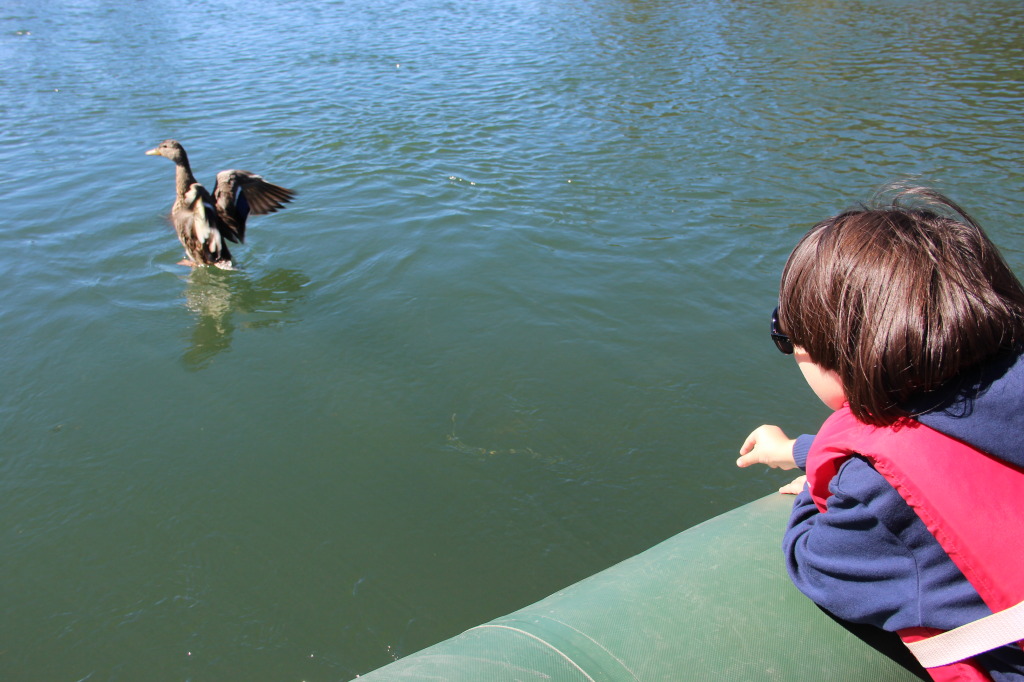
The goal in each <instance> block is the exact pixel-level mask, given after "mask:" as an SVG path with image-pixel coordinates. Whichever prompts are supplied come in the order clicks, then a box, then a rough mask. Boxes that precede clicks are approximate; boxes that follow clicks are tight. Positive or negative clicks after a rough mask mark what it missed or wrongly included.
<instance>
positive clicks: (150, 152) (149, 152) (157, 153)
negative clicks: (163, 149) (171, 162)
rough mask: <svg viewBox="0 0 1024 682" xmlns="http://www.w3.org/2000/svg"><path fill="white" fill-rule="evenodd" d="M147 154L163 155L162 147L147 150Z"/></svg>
mask: <svg viewBox="0 0 1024 682" xmlns="http://www.w3.org/2000/svg"><path fill="white" fill-rule="evenodd" d="M146 156H163V154H161V153H160V148H159V147H157V148H155V149H150V150H149V151H148V152H146Z"/></svg>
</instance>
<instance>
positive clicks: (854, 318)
mask: <svg viewBox="0 0 1024 682" xmlns="http://www.w3.org/2000/svg"><path fill="white" fill-rule="evenodd" d="M779 324H780V326H781V329H782V330H783V331H784V332H785V333H786V334H788V335H789V337H790V338H791V339H792V341H793V343H794V344H795V345H797V346H800V347H802V348H803V349H804V350H806V351H807V353H808V354H809V355H810V357H811V360H812V361H813V362H814V363H815V364H818V365H820V366H821V367H823V368H824V369H827V370H831V371H833V372H835V373H836V374H838V375H839V378H840V380H841V381H842V383H843V388H844V391H845V393H846V397H847V399H848V400H849V402H850V408H851V410H852V411H853V413H854V415H855V416H856V417H857V418H858V419H859V420H861V421H863V422H865V423H868V424H876V425H879V426H882V425H888V424H893V423H895V422H896V421H898V420H899V419H900V418H902V417H905V416H908V412H907V410H906V409H905V406H906V404H907V402H908V401H909V400H910V399H911V398H912V397H916V396H917V395H919V394H921V393H923V392H927V391H933V390H936V389H938V388H940V387H941V386H942V385H943V384H944V383H946V382H948V381H950V380H951V379H952V378H953V377H955V376H956V375H957V374H959V373H960V372H962V371H963V370H965V369H967V368H969V367H972V366H975V365H977V364H978V363H981V362H982V361H984V360H986V359H988V358H990V357H993V356H995V355H996V354H998V353H1000V352H1001V351H1007V350H1017V349H1019V347H1020V346H1021V344H1022V343H1024V288H1022V287H1021V284H1020V282H1019V281H1018V280H1017V278H1016V276H1014V274H1013V272H1012V271H1011V270H1010V268H1009V266H1007V264H1006V262H1005V261H1004V260H1003V258H1002V256H1001V255H1000V254H999V251H998V250H997V249H996V247H995V245H994V244H993V243H992V242H991V241H990V240H989V238H988V236H986V234H985V232H984V231H983V230H982V229H981V227H980V226H979V225H978V224H977V223H976V222H974V220H973V219H972V218H971V217H970V216H968V215H967V213H965V212H964V211H963V209H961V208H960V207H959V206H957V205H956V204H955V203H953V202H952V201H950V200H949V199H947V198H946V197H944V196H943V195H941V194H939V193H938V192H935V191H933V190H929V189H926V188H921V187H914V188H905V189H900V190H898V191H897V192H896V194H895V196H894V197H893V198H892V199H891V200H890V201H888V202H885V203H881V202H879V201H878V200H877V199H876V201H875V202H874V203H873V204H872V205H871V206H862V207H861V208H858V209H856V210H851V211H847V212H845V213H841V214H839V215H837V216H835V217H834V218H830V219H828V220H825V221H823V222H821V223H818V224H817V225H815V226H814V227H813V228H811V230H810V231H809V232H808V233H807V234H806V235H804V237H803V238H802V239H801V240H800V242H799V243H798V244H797V246H796V248H795V249H794V250H793V253H792V254H790V257H789V260H788V261H787V262H786V268H785V270H784V271H783V273H782V284H781V287H780V292H779Z"/></svg>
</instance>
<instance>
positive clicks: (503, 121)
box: [0, 0, 1024, 682]
mask: <svg viewBox="0 0 1024 682" xmlns="http://www.w3.org/2000/svg"><path fill="white" fill-rule="evenodd" d="M0 88H2V92H3V95H4V96H3V98H2V99H0V189H2V196H3V199H4V210H3V219H2V230H0V245H2V249H0V290H2V291H3V292H4V299H5V300H4V303H3V305H2V306H0V320H2V325H3V327H2V329H3V341H4V344H3V345H4V351H3V353H2V354H0V357H2V385H3V388H4V390H3V395H2V398H0V417H2V422H0V423H2V435H0V519H2V526H0V528H2V532H0V557H2V558H0V566H2V573H3V580H2V587H0V613H2V618H0V678H2V679H5V680H48V681H57V680H64V681H68V682H73V681H78V680H132V681H133V680H154V681H161V680H195V681H200V680H211V681H212V680H268V681H269V680H296V681H298V680H308V681H320V680H324V681H327V680H330V681H336V680H347V679H350V678H353V677H355V676H356V675H358V674H361V673H365V672H367V671H369V670H372V669H374V668H376V667H379V666H381V665H383V664H386V663H388V662H389V661H391V660H393V659H395V658H397V657H400V656H404V655H407V654H409V653H412V652H414V651H416V650H418V649H420V648H422V647H424V646H427V645H430V644H432V643H434V642H437V641H439V640H441V639H444V638H447V637H449V636H452V635H455V634H457V633H458V632H460V631H462V630H464V629H466V628H469V627H472V626H474V625H476V624H478V623H480V622H483V621H486V620H489V619H491V618H494V617H497V616H500V615H503V614H505V613H507V612H510V611H513V610H515V609H517V608H520V607H522V606H525V605H527V604H529V603H531V602H533V601H536V600H537V599H540V598H542V597H544V596H546V595H548V594H549V593H551V592H554V591H556V590H558V589H560V588H562V587H564V586H566V585H569V584H571V583H572V582H575V581H577V580H579V579H582V578H584V577H586V576H588V575H590V574H592V573H594V572H596V571H599V570H601V569H603V568H605V567H607V566H609V565H611V564H613V563H615V562H617V561H619V560H621V559H624V558H626V557H629V556H631V555H633V554H635V553H637V552H639V551H642V550H644V549H646V548H648V547H649V546H651V545H653V544H655V543H657V542H659V541H661V540H663V539H665V538H667V537H669V536H671V535H673V534H675V533H677V532H679V531H681V530H683V529H685V528H687V527H689V526H691V525H693V524H695V523H698V522H700V521H702V520H704V519H707V518H709V517H711V516H713V515H715V514H718V513H721V512H723V511H725V510H727V509H730V508H732V507H734V506H736V505H739V504H741V503H744V502H747V501H749V500H752V499H754V498H757V497H760V496H762V495H764V494H767V493H769V492H771V491H773V490H774V489H775V488H777V486H778V485H779V484H780V483H782V482H783V481H785V480H787V478H788V477H787V475H786V474H783V473H780V472H771V471H751V470H747V471H739V470H737V469H736V468H735V466H734V464H733V463H734V460H735V457H736V454H737V453H736V451H737V449H738V447H739V445H740V443H741V442H742V440H743V438H744V437H745V436H746V435H747V433H748V432H749V431H750V430H751V429H752V428H754V427H755V426H757V425H758V424H760V423H764V422H769V423H778V424H780V425H782V426H783V427H784V428H786V429H787V430H789V431H791V432H793V433H799V432H802V431H808V430H813V429H814V428H815V427H816V425H817V424H818V423H820V421H821V420H822V419H823V418H824V416H825V408H824V407H823V406H821V405H820V404H818V403H817V400H816V399H815V398H814V396H813V395H812V394H811V393H810V391H809V390H807V388H806V386H805V385H804V384H803V382H802V379H801V378H800V376H799V373H798V372H797V371H796V369H795V368H794V367H793V366H792V361H791V360H789V359H786V358H784V357H782V356H781V355H779V354H778V352H777V351H776V350H775V349H774V347H773V346H772V344H771V342H770V340H769V338H768V334H767V327H768V317H769V313H770V311H771V309H772V307H773V305H774V300H775V296H776V292H777V285H778V276H779V272H780V269H781V266H782V264H783V262H784V261H785V258H786V256H787V254H788V253H789V250H790V249H791V248H792V246H793V245H794V243H795V241H796V240H797V238H798V237H799V236H800V235H801V234H802V233H803V232H804V231H805V230H806V229H807V228H808V227H809V226H810V225H811V224H812V223H814V222H816V221H817V220H819V219H821V218H823V217H825V216H827V215H830V214H832V213H834V212H836V211H838V210H841V209H843V208H846V207H847V206H849V205H850V204H852V203H854V202H856V201H858V200H860V199H865V198H867V197H868V196H869V195H870V194H871V193H872V191H873V190H874V189H875V188H876V187H878V186H879V185H881V184H882V183H885V182H887V181H890V180H894V179H900V178H908V177H910V178H915V179H917V180H918V181H920V182H924V183H927V184H931V185H934V186H937V187H938V188H940V189H942V190H944V191H946V192H948V193H949V194H950V195H951V196H952V197H953V198H954V199H955V200H957V201H959V202H961V203H962V204H964V205H965V207H966V208H967V209H968V210H969V211H972V212H973V213H974V214H975V215H976V217H977V218H978V219H979V220H980V221H981V222H982V224H983V225H985V226H986V227H987V228H988V229H989V231H990V233H991V234H992V236H993V238H994V239H995V241H996V242H997V243H998V244H999V245H1000V246H1001V247H1002V248H1003V249H1004V251H1005V254H1006V256H1007V258H1008V260H1009V261H1010V262H1011V264H1012V265H1013V267H1014V268H1015V269H1016V270H1017V272H1018V273H1020V272H1024V250H1022V247H1021V244H1022V241H1021V239H1022V236H1024V226H1022V218H1024V205H1022V203H1021V189H1022V186H1024V171H1022V165H1021V159H1022V152H1024V108H1022V105H1024V8H1022V6H1021V4H1020V1H1019V0H990V1H987V2H985V3H976V2H969V1H967V0H925V1H921V2H911V1H909V0H861V1H858V0H850V1H843V2H837V1H830V0H817V1H814V0H808V1H798V0H753V1H751V2H742V3H741V2H735V1H733V0H695V1H693V2H668V1H661V2H659V1H655V0H589V1H588V0H575V1H572V2H566V1H564V0H543V1H541V0H475V1H474V2H462V3H456V2H450V1H448V0H410V1H407V2H398V3H379V2H373V1H372V0H344V1H335V2H278V1H277V0H246V1H245V2H242V1H241V0H224V1H221V2H185V1H184V0H153V1H151V2H140V1H135V2H112V1H110V0H66V1H61V0H42V1H40V0H32V1H31V2H30V1H28V0H5V1H4V2H3V3H2V4H0ZM165 138H176V139H178V140H180V141H182V143H183V144H184V146H185V147H186V149H188V151H189V153H190V158H191V161H192V165H193V168H194V170H195V172H196V175H197V177H198V178H199V179H200V180H201V181H203V182H206V183H208V186H210V185H212V183H213V179H214V176H215V174H216V172H217V171H218V170H221V169H223V168H232V167H240V168H245V169H249V170H252V171H256V172H259V173H261V174H263V175H264V176H265V177H266V178H267V179H269V180H270V181H272V182H276V183H279V184H282V185H284V186H286V187H290V188H293V189H295V190H296V191H297V192H298V198H297V200H296V201H295V202H294V203H293V204H291V205H290V206H289V208H288V209H287V210H285V211H283V212H280V213H277V214H274V215H272V216H264V217H258V218H254V219H253V220H252V221H251V222H250V226H249V240H248V243H247V244H246V245H245V246H244V247H240V248H236V249H234V251H235V255H236V261H237V264H238V270H237V271H234V272H222V271H209V270H199V271H196V272H190V271H189V270H188V269H187V268H184V267H181V266H178V265H176V264H175V263H176V262H177V261H178V260H179V259H180V258H181V248H180V246H179V245H178V243H177V240H176V238H175V236H174V234H173V232H172V230H171V229H170V227H169V225H168V223H167V221H166V215H167V213H168V210H169V207H170V204H171V201H172V199H173V192H174V186H173V165H172V164H171V163H170V162H168V161H166V160H165V159H161V158H158V157H147V156H144V155H143V152H144V151H145V150H147V149H150V148H152V147H154V146H156V145H157V144H158V143H159V142H160V141H161V140H163V139H165ZM780 535H781V529H780Z"/></svg>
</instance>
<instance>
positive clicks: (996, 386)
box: [783, 355, 1024, 682]
mask: <svg viewBox="0 0 1024 682" xmlns="http://www.w3.org/2000/svg"><path fill="white" fill-rule="evenodd" d="M908 408H909V409H910V410H911V411H912V412H915V413H918V412H924V413H923V414H920V416H919V417H918V419H920V421H921V422H923V423H924V424H926V425H928V426H930V427H932V428H933V429H935V430H937V431H941V432H943V433H945V434H948V435H950V436H953V437H955V438H957V439H959V440H962V441H964V442H966V443H969V444H971V445H973V446H974V447H976V448H978V449H979V450H984V451H985V452H987V453H989V454H991V455H993V456H996V457H999V458H1001V459H1004V460H1006V461H1009V462H1012V463H1014V464H1017V465H1018V466H1021V467H1024V355H1018V356H1005V357H1001V358H998V359H997V360H995V361H993V362H990V363H988V364H987V365H986V366H985V367H983V368H981V369H979V370H976V371H974V372H971V373H970V374H968V375H965V376H964V377H963V378H962V379H961V380H960V381H959V382H958V383H957V384H956V385H950V386H948V387H947V388H946V389H945V390H944V391H941V392H936V393H935V394H933V395H930V396H929V397H928V402H924V401H920V400H919V401H917V402H915V403H914V404H913V405H910V406H908ZM813 440H814V437H813V436H809V435H804V436H800V437H799V438H798V439H797V442H796V445H795V446H794V448H793V454H794V457H795V458H796V461H797V465H798V466H800V468H801V469H803V468H805V467H804V465H805V463H806V461H807V453H808V451H809V450H810V447H811V443H812V442H813ZM829 491H830V493H831V497H830V498H829V500H828V513H827V514H821V513H819V512H818V509H817V507H816V506H815V505H814V501H813V500H812V499H811V496H810V494H809V493H808V491H807V488H806V486H805V487H804V490H803V492H802V493H800V494H799V495H797V498H796V501H795V503H794V505H793V513H792V515H791V516H790V520H789V527H788V528H787V530H786V535H785V539H784V540H783V548H784V550H785V553H786V561H787V565H788V569H789V574H790V576H791V577H792V579H793V582H794V583H795V584H796V586H797V587H798V588H799V589H800V591H801V592H803V593H804V594H806V595H807V596H808V597H810V598H811V599H812V600H813V601H814V602H815V603H817V604H818V605H820V606H821V607H823V608H824V609H826V610H827V611H829V612H830V613H832V614H833V615H835V616H837V617H839V618H842V619H844V620H848V621H852V622H855V623H867V624H870V625H874V626H877V627H880V628H882V629H884V630H889V631H896V630H900V629H903V628H908V627H915V626H924V627H932V628H940V629H943V630H950V629H952V628H955V627H958V626H960V625H963V624H964V623H968V622H970V621H972V620H976V619H978V618H982V617H984V616H986V615H989V614H990V613H991V611H990V610H989V608H988V607H987V606H986V605H985V603H984V602H983V601H982V600H981V597H979V596H978V593H977V591H976V590H975V589H974V588H973V587H972V586H971V584H970V583H969V582H967V579H966V578H965V577H964V575H963V573H961V572H960V569H958V568H957V567H956V565H955V564H954V563H953V562H952V560H950V558H949V556H947V555H946V553H945V552H944V551H943V549H942V547H941V546H940V545H939V543H938V541H937V540H935V538H934V537H933V536H932V534H931V533H930V532H929V531H928V529H927V528H926V527H925V525H924V522H923V521H921V519H919V518H918V517H917V515H916V514H915V513H914V511H913V510H912V509H911V508H910V507H909V506H908V505H907V503H906V502H904V501H903V498H902V497H900V494H899V493H898V492H897V491H896V489H895V488H893V487H892V486H891V485H890V484H889V483H888V481H886V480H885V478H883V477H882V475H881V474H879V473H878V472H877V471H875V470H874V469H873V468H872V467H871V465H870V464H869V463H868V462H867V460H865V459H863V458H860V457H856V456H854V457H852V458H850V459H849V460H847V461H846V462H845V463H843V464H842V466H841V467H840V468H839V472H838V473H837V474H836V476H835V477H834V478H833V479H832V482H831V484H830V485H829ZM1007 513H1017V514H1019V513H1022V512H1021V511H1020V509H1012V510H1007ZM1016 541H1018V542H1024V538H1020V539H1017V540H1016ZM977 660H978V661H979V662H980V663H981V664H982V665H984V666H985V667H986V668H987V669H988V670H989V672H990V674H991V675H992V677H993V679H994V680H996V681H997V682H1003V681H1004V680H1015V681H1020V680H1024V652H1022V651H1021V649H1020V647H1016V646H1005V647H1001V648H1000V649H996V650H995V651H993V652H990V653H988V654H984V655H982V656H979V657H978V659H977Z"/></svg>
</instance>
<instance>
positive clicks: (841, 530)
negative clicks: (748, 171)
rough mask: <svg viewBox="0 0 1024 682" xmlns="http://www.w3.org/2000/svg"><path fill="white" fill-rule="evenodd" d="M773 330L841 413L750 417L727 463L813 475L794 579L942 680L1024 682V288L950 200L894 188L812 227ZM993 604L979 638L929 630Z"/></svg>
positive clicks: (804, 494)
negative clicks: (788, 418) (797, 430)
mask: <svg viewBox="0 0 1024 682" xmlns="http://www.w3.org/2000/svg"><path fill="white" fill-rule="evenodd" d="M771 331H772V338H773V340H774V341H775V344H776V346H778V348H779V349H780V350H781V351H782V352H783V353H786V354H792V355H793V356H794V357H795V358H796V362H797V366H798V367H799V368H800V370H801V372H802V373H803V375H804V378H805V379H806V380H807V383H808V384H809V385H810V387H811V389H812V390H813V391H814V393H815V394H816V395H817V396H818V397H819V398H821V400H822V401H823V402H824V403H825V404H826V405H828V406H829V407H830V408H832V409H833V410H835V413H834V414H833V415H832V416H831V417H830V418H829V419H828V420H826V422H825V423H824V424H823V425H822V428H821V430H820V431H819V432H818V434H817V436H807V435H805V436H801V437H799V438H797V439H792V440H791V439H789V438H787V437H786V435H785V434H784V433H783V432H782V430H781V429H779V428H778V427H776V426H762V427H760V428H758V429H756V430H755V431H754V432H753V433H751V434H750V435H749V436H748V437H747V439H746V441H745V442H744V443H743V447H742V448H741V449H740V455H741V456H740V458H739V460H737V464H738V465H739V466H741V467H746V466H750V465H751V464H758V463H759V464H766V465H768V466H771V467H778V468H781V469H792V468H796V467H799V468H801V469H804V470H805V471H806V473H807V485H806V486H802V485H801V486H800V488H799V489H800V493H799V495H798V496H797V498H796V501H795V503H794V506H793V512H792V515H791V516H790V521H789V527H788V529H787V531H786V534H785V539H784V543H783V544H784V550H785V554H786V561H787V567H788V569H789V573H790V576H791V577H792V579H793V582H794V583H795V584H796V586H797V587H798V588H799V589H800V590H801V591H802V592H803V593H804V594H806V595H807V596H808V597H810V598H811V599H812V600H814V602H816V603H817V604H819V605H820V606H821V607H823V608H824V609H826V610H827V611H829V612H831V613H832V614H834V615H835V616H837V617H839V618H842V619H845V620H848V621H852V622H858V623H868V624H871V625H875V626H877V627H880V628H883V629H885V630H889V631H894V632H898V633H900V636H901V637H902V638H903V640H904V642H907V643H908V646H909V647H910V648H911V650H912V651H913V652H914V654H915V655H916V656H917V657H918V659H919V660H921V662H922V664H923V665H925V667H926V668H928V672H929V673H930V674H931V676H932V678H933V679H935V680H953V679H957V680H996V681H997V682H1001V681H1003V680H1024V651H1022V649H1021V646H1020V644H1019V643H1017V642H1016V640H1020V639H1024V627H1022V625H1024V605H1022V606H1020V607H1019V608H1017V609H1015V610H1013V611H1006V609H1009V608H1011V607H1013V606H1015V605H1017V604H1018V603H1021V602H1024V550H1022V546H1024V360H1022V355H1021V353H1022V351H1024V289H1022V287H1021V284H1020V282H1019V281H1018V280H1017V278H1016V277H1015V276H1014V274H1013V273H1012V272H1011V271H1010V269H1009V267H1008V266H1007V265H1006V263H1005V262H1004V261H1003V259H1002V257H1001V256H1000V255H999V253H998V251H997V250H996V248H995V246H994V245H993V244H992V242H991V241H989V239H988V237H987V236H986V235H985V233H984V232H983V231H982V229H981V227H979V226H978V225H977V224H976V223H975V222H974V220H972V219H971V218H970V217H969V216H968V215H967V214H966V213H965V212H964V211H963V210H962V209H960V208H959V207H958V206H957V205H956V204H954V203H953V202H952V201H950V200H949V199H947V198H945V197H943V196H942V195H940V194H938V193H936V192H934V191H931V190H927V189H922V188H913V189H904V190H901V191H899V192H898V193H897V194H896V196H895V198H894V199H893V200H892V201H891V202H890V203H888V204H879V205H875V206H873V207H863V208H860V209H858V210H852V211H848V212H846V213H842V214H840V215H837V216H836V217H834V218H831V219H829V220H825V221H823V222H821V223H819V224H818V225H815V226H814V227H813V228H811V230H810V231H809V232H808V233H807V234H806V235H804V237H803V238H802V239H801V240H800V242H799V243H798V244H797V246H796V248H795V249H794V250H793V253H792V254H791V255H790V257H789V260H788V262H787V263H786V267H785V269H784V271H783V273H782V283H781V286H780V293H779V307H778V308H777V309H776V312H775V315H773V317H772V328H771ZM799 482H800V479H798V481H796V482H794V483H798V484H799ZM784 490H785V489H784ZM794 492H795V491H794ZM937 538H938V539H937ZM994 611H995V612H1003V613H1001V615H1000V616H996V617H994V618H990V619H989V620H988V621H984V623H985V624H987V625H990V626H995V633H996V634H995V635H994V637H992V638H990V639H989V640H986V641H984V642H983V643H982V644H980V645H977V646H973V647H972V646H963V647H961V644H960V643H959V642H963V641H964V640H963V639H962V637H963V636H964V634H965V633H963V632H960V633H959V634H953V633H951V635H952V636H953V639H954V640H959V642H957V641H953V642H950V641H949V639H950V635H944V636H943V638H939V639H930V638H931V636H933V635H935V634H937V633H939V632H942V631H948V630H952V629H954V628H957V627H959V626H962V625H965V624H967V623H972V622H975V621H978V620H979V619H981V618H984V617H985V616H989V615H990V614H992V613H993V612H994ZM1012 614H1017V617H1016V623H1015V624H1014V623H1010V625H1007V623H1006V622H1003V623H993V621H994V620H998V619H1003V620H1012V618H1010V616H1012ZM978 627H979V626H971V628H965V630H972V631H974V632H975V633H976V631H977V629H978ZM1015 628H1016V629H1015ZM967 634H970V633H967ZM916 642H920V643H916ZM958 647H961V648H962V649H963V650H960V649H958ZM929 649H930V651H929ZM963 657H966V658H965V659H964V660H962V661H960V662H949V659H953V660H957V659H960V658H963Z"/></svg>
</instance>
